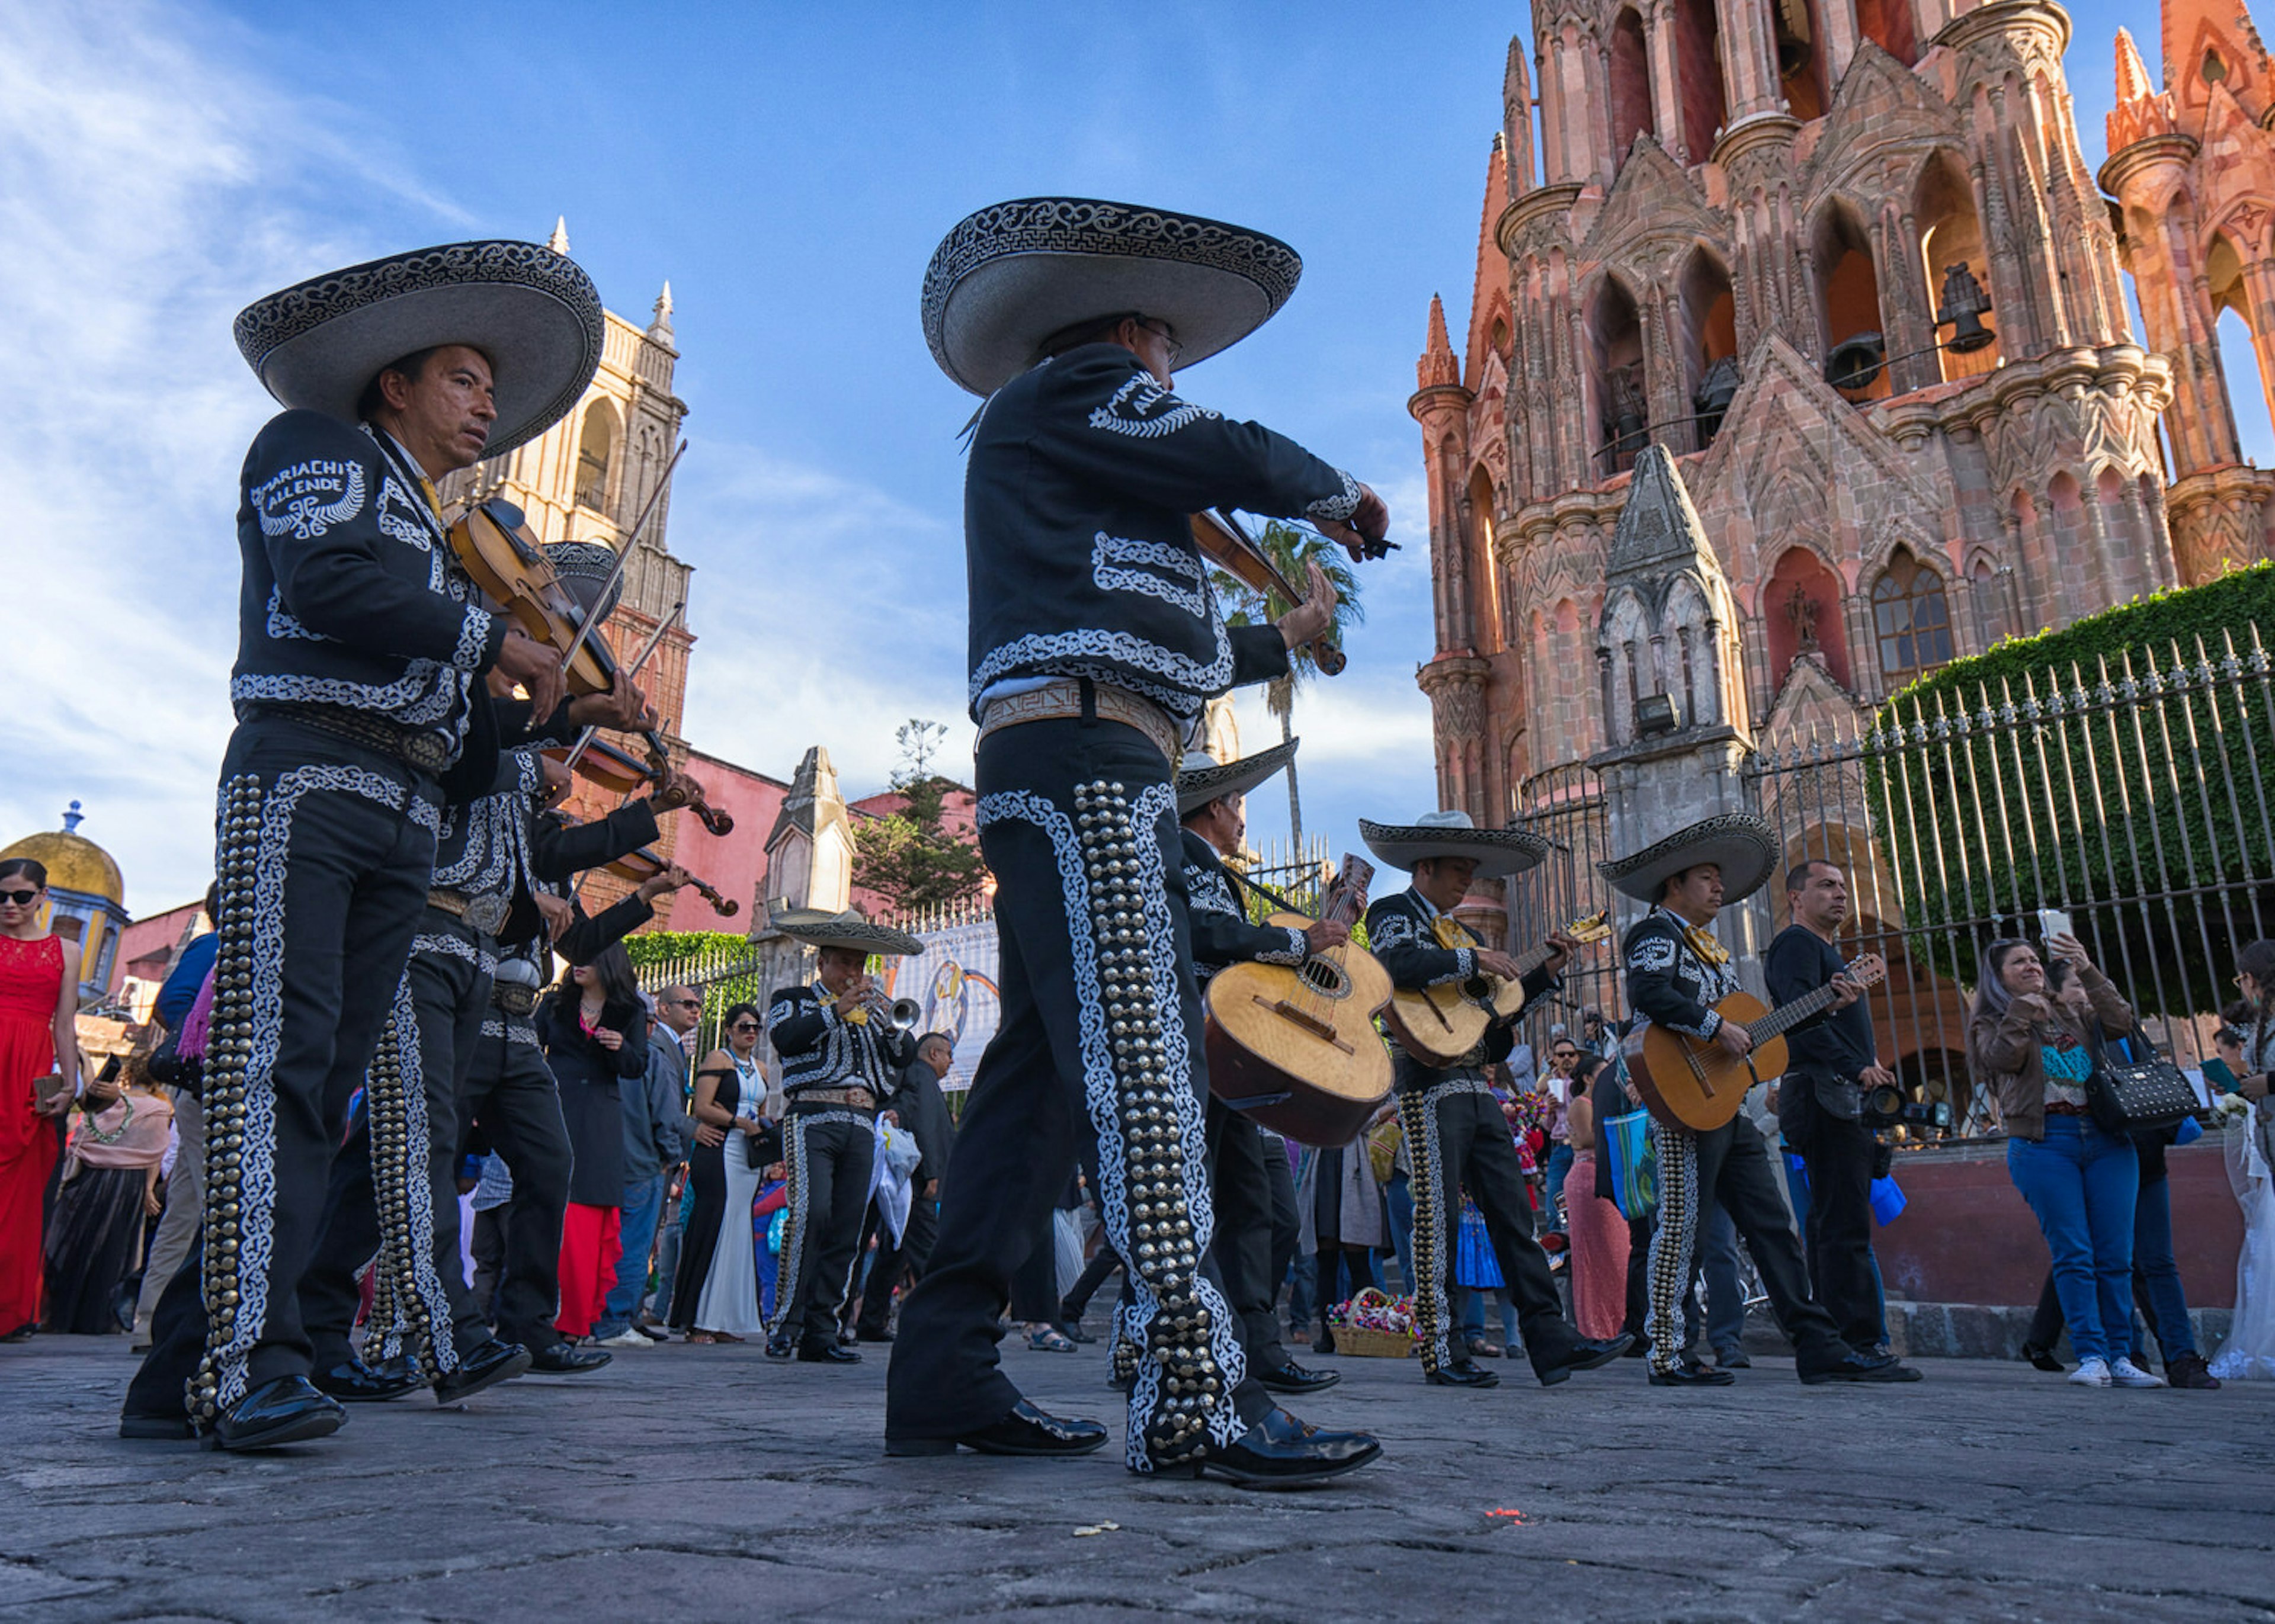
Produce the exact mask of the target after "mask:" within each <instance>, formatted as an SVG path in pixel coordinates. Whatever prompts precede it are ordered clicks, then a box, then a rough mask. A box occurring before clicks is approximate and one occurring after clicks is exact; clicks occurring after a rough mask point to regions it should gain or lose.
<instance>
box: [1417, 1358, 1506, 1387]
mask: <svg viewBox="0 0 2275 1624" xmlns="http://www.w3.org/2000/svg"><path fill="white" fill-rule="evenodd" d="M1425 1379H1426V1380H1428V1382H1429V1383H1430V1385H1431V1386H1433V1387H1498V1386H1500V1376H1499V1375H1498V1374H1496V1373H1495V1372H1493V1371H1489V1370H1487V1369H1485V1366H1484V1365H1482V1364H1479V1363H1478V1362H1477V1361H1476V1360H1474V1359H1456V1360H1455V1361H1454V1362H1453V1363H1451V1364H1441V1365H1440V1366H1439V1367H1438V1368H1437V1369H1436V1370H1434V1371H1431V1372H1429V1374H1428V1376H1427V1377H1426V1378H1425Z"/></svg>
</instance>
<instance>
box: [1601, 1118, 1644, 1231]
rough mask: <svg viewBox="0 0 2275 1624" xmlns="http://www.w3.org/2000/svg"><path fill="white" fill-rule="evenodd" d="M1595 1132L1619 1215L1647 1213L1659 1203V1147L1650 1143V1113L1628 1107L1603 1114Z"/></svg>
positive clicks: (1629, 1215)
mask: <svg viewBox="0 0 2275 1624" xmlns="http://www.w3.org/2000/svg"><path fill="white" fill-rule="evenodd" d="M1599 1137H1600V1138H1601V1140H1602V1142H1603V1148H1602V1155H1603V1158H1604V1160H1605V1162H1606V1165H1607V1166H1609V1167H1610V1168H1611V1170H1612V1199H1613V1200H1614V1201H1615V1202H1617V1203H1618V1204H1619V1209H1620V1216H1621V1217H1622V1218H1626V1219H1629V1220H1634V1219H1637V1218H1648V1217H1650V1216H1651V1213H1652V1212H1654V1211H1656V1210H1657V1209H1658V1206H1659V1151H1658V1149H1657V1147H1656V1146H1654V1145H1653V1144H1651V1113H1650V1112H1648V1111H1630V1112H1629V1113H1627V1114H1625V1115H1624V1116H1614V1117H1609V1118H1606V1120H1605V1121H1604V1122H1601V1123H1600V1124H1599Z"/></svg>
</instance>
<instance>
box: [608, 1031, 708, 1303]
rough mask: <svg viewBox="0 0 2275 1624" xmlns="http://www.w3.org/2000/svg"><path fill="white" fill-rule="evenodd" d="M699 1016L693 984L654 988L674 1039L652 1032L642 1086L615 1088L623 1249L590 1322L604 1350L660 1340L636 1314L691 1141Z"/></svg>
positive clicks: (693, 1125) (630, 1085) (693, 1126)
mask: <svg viewBox="0 0 2275 1624" xmlns="http://www.w3.org/2000/svg"><path fill="white" fill-rule="evenodd" d="M702 1014H703V996H702V994H701V993H698V992H697V991H695V989H694V988H692V987H685V986H668V987H665V988H663V989H662V990H661V991H660V992H658V993H656V995H655V1019H656V1023H657V1025H658V1026H660V1027H661V1028H662V1029H663V1030H664V1031H668V1032H669V1033H670V1034H671V1041H669V1042H657V1041H656V1040H655V1039H654V1037H653V1036H651V1038H650V1039H649V1041H648V1046H647V1071H646V1076H644V1077H643V1079H642V1084H643V1086H639V1087H635V1086H634V1085H632V1084H630V1083H626V1084H624V1085H623V1086H622V1087H621V1088H620V1089H619V1090H618V1093H617V1099H618V1100H619V1102H620V1103H621V1104H622V1105H623V1107H624V1206H623V1208H622V1211H623V1213H624V1219H623V1225H622V1236H623V1241H624V1256H623V1257H622V1258H619V1259H618V1260H617V1263H616V1286H615V1288H613V1289H611V1290H610V1291H609V1293H608V1301H607V1302H606V1303H603V1304H602V1305H601V1317H600V1318H599V1319H598V1320H597V1321H595V1322H594V1324H593V1341H594V1342H596V1343H598V1344H600V1345H601V1347H604V1348H646V1347H648V1346H650V1345H651V1344H652V1343H655V1342H660V1341H662V1340H663V1335H662V1333H661V1332H654V1333H651V1332H649V1331H648V1330H647V1329H646V1327H645V1326H642V1324H641V1323H640V1321H639V1306H640V1301H641V1299H642V1298H643V1297H645V1296H646V1294H647V1265H648V1258H649V1254H650V1253H652V1252H653V1251H654V1250H655V1241H656V1230H657V1227H658V1224H659V1220H661V1217H662V1214H663V1205H664V1197H666V1195H667V1194H668V1193H669V1189H670V1185H671V1175H672V1172H673V1170H674V1169H675V1168H676V1167H678V1166H679V1165H680V1164H681V1163H682V1162H684V1161H685V1160H686V1159H687V1153H688V1152H689V1151H690V1150H691V1149H692V1148H693V1146H694V1144H695V1121H694V1119H693V1118H692V1117H691V1116H689V1115H688V1114H687V1049H686V1041H687V1034H688V1033H690V1032H692V1031H694V1030H695V1023H696V1022H697V1021H698V1020H699V1019H700V1018H701V1017H702Z"/></svg>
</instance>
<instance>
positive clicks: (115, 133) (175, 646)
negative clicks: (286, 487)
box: [0, 4, 437, 912]
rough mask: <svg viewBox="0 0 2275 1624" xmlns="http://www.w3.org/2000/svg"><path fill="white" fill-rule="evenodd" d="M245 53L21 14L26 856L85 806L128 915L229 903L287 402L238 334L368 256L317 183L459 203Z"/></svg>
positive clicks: (153, 29) (9, 441)
mask: <svg viewBox="0 0 2275 1624" xmlns="http://www.w3.org/2000/svg"><path fill="white" fill-rule="evenodd" d="M241 45H242V42H240V41H236V40H234V39H232V38H231V37H230V36H228V35H226V34H216V35H213V36H210V37H200V36H199V35H198V34H197V33H196V31H195V24H194V21H193V19H190V18H188V17H187V16H186V15H185V14H183V13H179V12H168V11H159V10H157V9H156V8H154V7H147V6H141V5H134V4H125V5H110V6H87V7H79V6H70V7H46V8H40V7H32V6H15V7H11V8H8V9H7V10H6V11H0V241H4V242H5V243H6V244H7V245H8V248H7V252H6V253H0V308H4V309H6V310H7V311H8V312H9V313H10V316H11V323H10V334H9V343H8V344H7V345H6V346H5V347H4V350H0V534H4V535H5V536H6V537H7V570H8V588H9V598H10V601H11V606H12V608H13V609H14V610H15V612H14V613H12V614H11V616H9V623H8V627H7V631H6V633H5V636H6V638H7V645H8V648H9V675H10V678H11V684H10V687H11V694H10V699H11V703H10V704H9V706H7V709H6V716H5V720H4V721H0V748H4V749H5V750H6V752H7V759H8V761H9V764H10V771H9V773H8V774H7V775H6V776H5V778H4V780H0V830H4V831H5V832H6V835H7V837H9V838H12V837H13V836H14V835H18V834H21V833H25V832H28V831H29V830H32V829H37V828H48V827H54V826H55V822H56V814H57V812H58V811H59V810H60V808H61V807H62V805H63V804H64V802H65V801H66V800H69V799H71V798H73V797H77V798H80V799H83V800H84V801H85V802H86V803H87V812H88V822H87V829H86V833H87V834H88V835H90V836H92V837H94V839H96V840H97V841H99V842H101V843H102V844H103V845H104V846H105V847H106V848H108V849H109V850H110V852H111V853H112V855H113V856H114V857H117V859H118V861H119V865H120V866H121V868H122V869H123V870H124V872H125V875H126V880H127V888H128V905H129V907H130V908H132V909H133V910H137V911H140V912H147V911H151V910H155V909H157V908H162V907H165V906H169V905H170V904H172V903H175V902H178V901H179V900H181V899H182V898H185V897H188V896H193V895H197V894H198V893H199V892H200V891H201V890H202V889H203V888H204V886H205V883H206V880H207V878H208V872H209V869H210V866H211V852H212V824H211V820H212V810H211V808H212V799H211V797H212V789H211V786H212V784H213V782H214V778H215V771H216V769H217V767H218V766H219V763H220V758H221V752H222V747H223V743H224V742H225V740H226V738H227V736H228V730H229V726H230V716H229V709H228V672H229V666H230V662H231V659H232V657H233V655H234V653H235V620H234V611H235V608H236V601H235V600H236V589H237V580H238V555H237V548H236V544H235V536H236V527H235V517H234V514H235V508H236V477H237V470H238V464H239V462H240V460H241V458H242V457H243V452H244V447H245V445H246V442H248V441H249V440H250V439H251V437H252V434H253V430H254V429H255V428H256V427H258V426H259V424H260V423H261V420H262V419H264V418H265V417H266V416H268V412H270V411H271V410H273V408H272V407H270V406H269V405H268V403H267V402H266V400H265V399H264V397H262V396H261V393H260V391H259V389H258V388H257V387H255V386H253V382H252V380H251V379H250V378H249V377H248V375H247V374H246V371H245V367H244V363H243V362H242V361H241V360H240V359H238V356H237V353H236V351H235V348H234V346H233V345H232V344H231V338H230V322H231V318H232V317H233V316H234V315H235V313H236V312H237V310H238V307H239V306H241V305H242V304H244V303H245V302H246V298H248V297H251V296H255V295H258V294H259V293H261V292H262V291H267V290H268V289H269V288H272V287H275V286H277V285H280V284H281V283H284V282H287V281H290V280H291V279H292V278H293V277H295V276H306V275H308V274H309V273H310V272H312V271H313V270H315V269H319V268H322V267H325V266H328V265H336V264H344V263H348V262H351V261H352V260H354V259H356V258H359V257H362V256H363V255H364V254H365V253H368V252H370V250H369V247H368V245H367V243H365V242H363V241H361V240H350V239H349V238H346V237H344V236H342V235H338V234H336V233H335V232H334V231H332V230H329V229H328V228H327V225H326V223H325V222H324V221H323V220H322V219H321V216H319V215H314V214H312V213H311V212H310V211H309V210H308V209H307V208H306V207H304V206H301V205H299V204H296V203H294V202H291V201H287V200H290V199H303V198H306V197H308V196H309V195H311V192H310V187H309V185H308V182H309V181H310V180H311V178H329V179H330V180H331V181H332V182H334V183H335V184H336V185H340V186H342V187H352V188H353V189H354V190H355V193H356V194H357V196H358V198H359V203H360V205H361V207H360V208H359V211H358V215H359V219H362V220H368V218H369V215H370V214H371V212H372V210H373V208H374V200H376V201H377V203H378V204H380V205H393V206H397V207H407V208H410V209H412V211H413V212H415V213H417V214H418V215H420V217H422V218H424V219H426V220H427V221H428V222H430V223H431V222H432V221H433V220H434V218H435V214H436V212H437V209H436V207H435V205H434V204H433V203H432V201H431V200H427V199H425V198H423V197H421V196H420V195H419V193H417V191H416V189H415V188H412V187H411V186H409V185H405V184H404V183H403V182H401V181H400V179H399V178H397V177H394V176H392V175H389V174H388V173H386V172H385V171H384V170H382V168H379V167H376V166H375V165H374V162H373V161H372V160H371V159H370V158H369V157H368V154H369V153H371V152H373V151H379V150H383V143H380V142H373V141H367V140H362V139H361V135H362V133H363V132H360V131H359V129H358V125H357V121H356V120H355V119H354V118H352V117H345V116H344V115H343V114H342V112H341V110H337V109H334V108H328V107H321V106H317V105H314V104H310V103H306V102H299V101H296V100H294V99H292V98H291V97H288V96H285V95H283V94H280V93H279V92H278V91H276V89H275V88H274V87H271V86H270V85H268V83H266V82H264V81H263V80H262V79H261V77H260V76H259V75H258V74H256V73H253V72H247V71H246V70H244V69H242V68H240V67H239V66H238V65H236V64H235V58H236V57H238V56H240V55H242V54H244V53H243V52H242V50H241Z"/></svg>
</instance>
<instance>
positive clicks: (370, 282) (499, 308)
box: [237, 241, 605, 457]
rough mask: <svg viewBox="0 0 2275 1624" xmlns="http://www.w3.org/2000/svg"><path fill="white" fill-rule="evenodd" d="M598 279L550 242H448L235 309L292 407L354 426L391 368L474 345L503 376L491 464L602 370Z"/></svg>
mask: <svg viewBox="0 0 2275 1624" xmlns="http://www.w3.org/2000/svg"><path fill="white" fill-rule="evenodd" d="M604 325H605V324H604V322H603V320H602V317H601V296H600V294H599V292H598V291H596V290H595V289H594V288H593V279H592V278H591V277H589V276H586V274H585V273H584V272H583V271H582V270H581V269H579V268H578V265H577V262H576V261H573V260H571V259H570V258H569V256H568V255H566V254H563V253H555V252H554V251H553V250H552V249H550V248H548V247H547V246H546V245H544V244H542V243H518V242H503V241H498V242H478V243H447V244H444V245H442V246H441V247H439V248H420V249H418V250H416V251H414V252H412V253H398V254H394V255H391V256H389V258H387V259H384V260H373V261H369V262H368V263H367V264H363V265H351V266H350V267H348V268H346V269H345V270H336V271H332V272H329V274H327V275H325V276H315V277H312V278H310V279H309V280H308V281H306V282H303V283H296V284H295V285H293V286H291V287H289V288H286V289H285V290H284V291H282V292H281V293H271V294H270V295H269V296H268V298H264V299H260V300H257V301H256V302H254V303H253V304H251V305H248V306H246V307H245V308H244V309H243V310H241V311H239V312H238V317H237V347H238V351H240V352H241V353H242V354H243V355H244V357H245V359H246V365H248V366H251V367H252V368H253V373H254V374H255V375H257V376H258V377H259V378H260V380H261V385H262V387H264V388H265V389H268V392H269V393H270V394H271V395H274V396H275V397H276V398H277V399H278V400H279V401H282V402H283V404H285V405H287V406H293V407H305V408H306V409H307V410H310V411H314V412H323V413H324V414H325V415H326V416H328V417H334V418H337V419H340V420H341V421H342V422H344V423H352V422H354V421H355V419H356V402H357V400H358V398H359V397H360V396H361V395H362V394H363V391H364V389H365V388H366V387H367V385H368V384H369V383H370V382H371V381H372V379H373V378H374V377H375V376H377V375H378V373H379V369H380V368H381V367H382V366H386V365H387V364H388V363H389V361H393V360H398V359H401V358H402V357H404V356H406V355H409V354H412V353H413V352H414V351H419V350H426V349H431V348H433V347H434V346H435V345H436V344H470V345H472V347H473V348H475V349H477V350H480V351H481V352H482V353H483V354H484V355H485V356H487V357H488V358H489V362H490V367H491V370H492V371H493V373H494V374H495V385H496V391H497V393H496V404H497V420H496V422H495V423H494V424H492V425H491V427H490V436H489V441H488V444H487V445H485V446H484V447H483V449H482V455H483V456H484V457H495V456H496V455H497V454H498V453H499V452H501V451H510V450H511V449H513V448H514V447H515V446H518V445H519V444H521V443H522V442H524V441H526V440H532V439H534V438H535V437H536V436H538V435H539V434H543V433H544V432H545V431H546V430H547V429H548V428H550V427H553V425H554V424H556V423H557V422H559V421H560V420H561V419H563V417H566V416H567V415H568V413H569V412H570V409H571V407H573V406H575V405H576V404H577V401H578V397H581V396H582V395H583V394H584V393H585V389H586V385H588V384H590V383H591V382H592V381H593V373H594V372H595V371H597V370H598V369H599V367H600V364H601V333H602V329H603V327H604Z"/></svg>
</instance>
